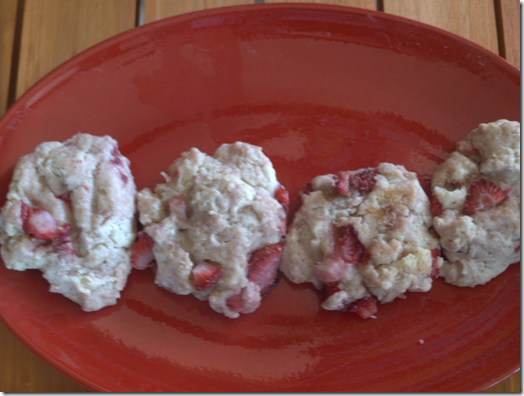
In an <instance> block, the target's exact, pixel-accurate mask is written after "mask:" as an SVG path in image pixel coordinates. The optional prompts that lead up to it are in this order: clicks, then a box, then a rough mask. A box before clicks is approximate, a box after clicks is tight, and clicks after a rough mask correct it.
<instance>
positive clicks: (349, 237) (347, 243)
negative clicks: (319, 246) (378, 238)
mask: <svg viewBox="0 0 524 396" xmlns="http://www.w3.org/2000/svg"><path fill="white" fill-rule="evenodd" d="M334 236H335V246H334V249H333V254H334V255H335V256H337V257H340V258H341V259H342V260H344V261H345V262H347V263H351V264H361V263H363V262H364V257H365V253H366V249H365V247H364V245H363V244H362V243H361V242H360V241H359V239H358V236H357V232H356V231H355V229H354V228H353V226H352V225H351V224H348V225H345V226H341V227H336V229H335V230H334Z"/></svg>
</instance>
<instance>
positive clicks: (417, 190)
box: [280, 163, 441, 310]
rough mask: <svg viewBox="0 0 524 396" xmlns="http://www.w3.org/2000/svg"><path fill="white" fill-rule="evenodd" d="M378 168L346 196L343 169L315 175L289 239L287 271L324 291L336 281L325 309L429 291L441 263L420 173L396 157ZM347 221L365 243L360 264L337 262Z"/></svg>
mask: <svg viewBox="0 0 524 396" xmlns="http://www.w3.org/2000/svg"><path fill="white" fill-rule="evenodd" d="M364 171H366V170H359V171H355V172H353V174H354V175H358V174H360V173H362V172H364ZM372 171H374V172H376V179H375V180H376V181H375V184H374V186H373V188H372V189H371V191H369V192H368V193H366V192H365V191H363V193H360V192H359V191H358V190H353V191H352V190H351V188H350V189H349V193H348V194H345V195H341V194H340V193H339V192H337V188H335V186H336V185H337V180H338V177H337V176H336V175H331V174H330V175H325V176H318V177H316V178H315V179H314V180H313V181H312V183H311V189H312V192H311V193H309V194H308V195H303V196H302V200H303V204H302V206H301V208H300V209H299V210H298V211H297V213H296V214H295V218H294V221H293V224H292V226H291V228H290V231H289V232H288V235H287V237H286V245H285V247H284V253H283V255H282V262H281V267H280V268H281V270H282V272H283V273H284V274H285V275H286V276H287V277H288V278H289V279H290V280H291V281H293V282H295V283H304V282H311V283H313V284H314V285H315V286H316V287H317V288H318V289H323V288H326V284H327V285H329V288H330V289H331V293H328V298H327V299H326V300H324V301H323V302H322V307H323V308H324V309H327V310H341V309H346V308H348V306H349V305H350V304H351V303H353V302H356V301H359V300H362V299H366V298H368V297H371V296H374V297H375V298H376V299H377V300H379V301H381V302H382V303H386V302H390V301H392V300H394V299H395V298H396V297H403V294H404V293H405V292H406V291H417V292H427V291H428V290H430V288H431V284H432V278H431V275H432V272H434V270H435V271H438V268H439V267H440V265H441V259H440V258H435V259H433V258H432V250H434V249H436V248H438V241H437V240H436V239H435V238H434V237H433V236H432V235H431V234H430V233H429V231H428V227H430V226H431V214H430V208H429V200H428V198H427V196H426V194H425V193H424V191H423V190H422V188H421V187H420V184H419V182H418V179H417V176H416V174H415V173H412V172H408V171H406V169H405V168H404V167H403V166H396V165H392V164H389V163H382V164H380V165H379V166H378V167H377V168H375V169H373V170H372ZM366 172H369V170H367V171H366ZM348 225H350V226H352V229H353V230H354V232H353V231H352V232H351V233H350V234H351V235H355V236H356V237H357V238H358V242H359V243H360V244H361V245H362V247H361V249H362V252H361V253H360V256H359V257H360V260H356V261H361V262H360V263H358V262H348V261H344V260H343V261H342V262H340V261H339V262H338V264H336V262H337V260H338V257H337V256H338V255H339V253H337V241H336V239H337V236H336V235H334V234H333V231H332V230H333V229H337V230H341V229H347V227H348ZM344 227H346V228H344ZM337 232H339V233H340V231H337ZM351 235H350V236H351ZM339 238H340V236H339ZM346 238H348V237H347V236H346ZM353 246H354V245H353ZM357 246H360V245H358V244H357ZM356 250H358V249H356ZM433 254H434V252H433ZM333 262H335V263H333ZM334 268H337V270H336V271H332V270H333V269H334ZM330 271H331V272H330ZM333 283H335V284H336V286H335V287H334V284H333ZM329 294H330V295H329Z"/></svg>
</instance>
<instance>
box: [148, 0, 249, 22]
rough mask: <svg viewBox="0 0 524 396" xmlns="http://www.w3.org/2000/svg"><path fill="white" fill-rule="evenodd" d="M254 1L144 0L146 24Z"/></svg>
mask: <svg viewBox="0 0 524 396" xmlns="http://www.w3.org/2000/svg"><path fill="white" fill-rule="evenodd" d="M253 3H254V0H191V1H187V0H185V1H180V0H179V1H172V0H144V19H143V21H144V23H149V22H154V21H158V20H160V19H164V18H168V17H172V16H175V15H180V14H185V13H187V12H193V11H200V10H205V9H208V8H216V7H228V6H234V5H242V4H253Z"/></svg>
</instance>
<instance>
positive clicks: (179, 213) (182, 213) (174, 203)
mask: <svg viewBox="0 0 524 396" xmlns="http://www.w3.org/2000/svg"><path fill="white" fill-rule="evenodd" d="M169 211H170V212H171V214H174V215H175V217H176V218H177V219H178V220H180V221H186V220H187V215H186V202H185V201H184V198H182V197H174V198H172V199H171V200H170V201H169Z"/></svg>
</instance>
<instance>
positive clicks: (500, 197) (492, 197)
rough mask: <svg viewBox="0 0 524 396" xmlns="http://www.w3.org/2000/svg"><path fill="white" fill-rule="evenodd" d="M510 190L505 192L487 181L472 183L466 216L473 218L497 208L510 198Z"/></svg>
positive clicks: (468, 195)
mask: <svg viewBox="0 0 524 396" xmlns="http://www.w3.org/2000/svg"><path fill="white" fill-rule="evenodd" d="M510 190H511V189H510V188H509V189H507V190H503V189H502V188H500V187H499V186H497V185H496V184H494V183H492V182H490V181H488V180H486V179H480V180H478V181H476V182H473V183H471V186H469V189H468V194H467V195H466V202H465V203H464V214H465V215H468V216H471V215H472V214H474V213H477V212H478V211H481V210H484V209H488V208H492V207H494V206H497V205H498V204H500V203H501V202H503V201H504V200H505V199H506V198H507V197H508V193H509V191H510Z"/></svg>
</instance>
